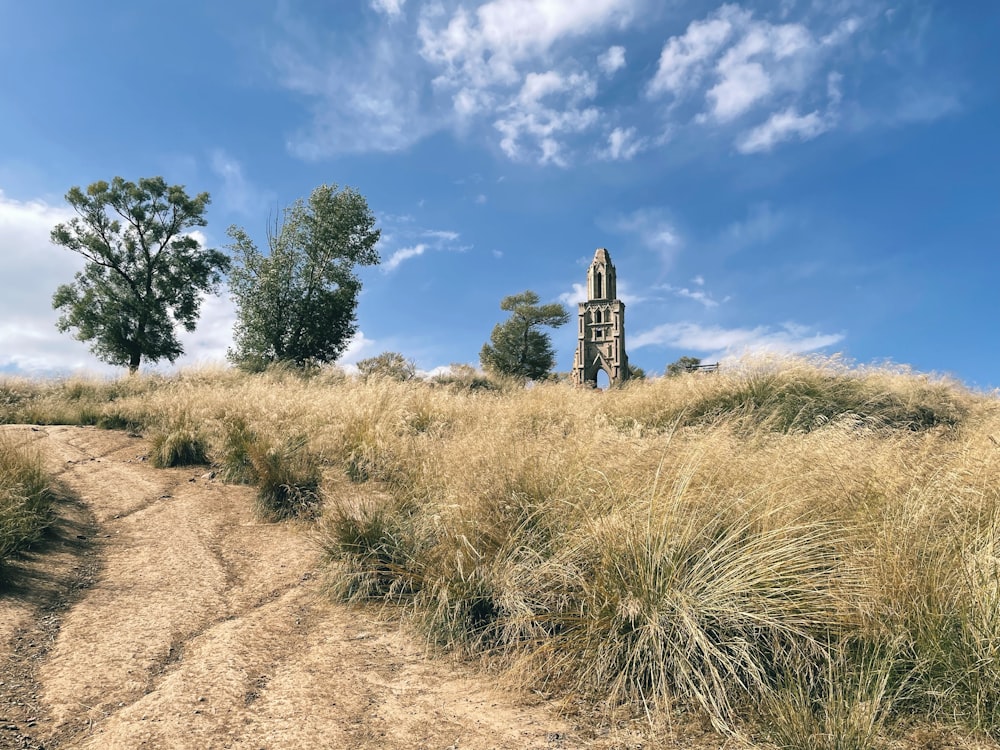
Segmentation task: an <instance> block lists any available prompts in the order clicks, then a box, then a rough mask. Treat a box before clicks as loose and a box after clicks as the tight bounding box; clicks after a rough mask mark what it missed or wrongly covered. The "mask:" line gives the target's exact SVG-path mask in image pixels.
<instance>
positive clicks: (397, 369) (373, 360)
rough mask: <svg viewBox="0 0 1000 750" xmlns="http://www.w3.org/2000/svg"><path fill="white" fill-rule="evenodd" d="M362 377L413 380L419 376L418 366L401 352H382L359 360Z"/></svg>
mask: <svg viewBox="0 0 1000 750" xmlns="http://www.w3.org/2000/svg"><path fill="white" fill-rule="evenodd" d="M358 372H359V373H360V374H361V377H363V378H365V379H366V380H367V379H368V378H372V377H377V378H390V379H392V380H413V378H415V377H416V376H417V366H416V365H415V364H414V363H413V361H412V360H409V359H407V358H406V357H404V356H403V355H402V354H400V353H399V352H382V353H381V354H379V355H377V356H375V357H369V358H368V359H363V360H361V361H360V362H358Z"/></svg>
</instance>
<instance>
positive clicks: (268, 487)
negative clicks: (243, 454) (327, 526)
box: [249, 436, 322, 521]
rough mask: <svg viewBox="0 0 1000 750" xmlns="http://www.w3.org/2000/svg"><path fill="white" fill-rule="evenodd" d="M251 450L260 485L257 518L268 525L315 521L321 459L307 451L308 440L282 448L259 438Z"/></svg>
mask: <svg viewBox="0 0 1000 750" xmlns="http://www.w3.org/2000/svg"><path fill="white" fill-rule="evenodd" d="M249 448H250V450H249V459H250V464H251V466H252V469H253V476H254V478H255V481H256V484H257V495H256V505H255V509H256V511H257V515H258V516H260V517H261V518H262V519H263V520H265V521H283V520H286V519H289V518H312V517H315V516H316V515H317V513H318V511H319V505H320V494H319V488H320V483H321V481H322V473H321V471H320V464H319V459H318V457H317V456H315V455H314V454H313V453H311V452H310V451H309V450H308V449H307V447H306V438H305V437H304V436H297V437H293V438H289V439H286V440H284V441H283V442H281V443H278V444H270V443H268V442H267V441H266V440H263V439H259V438H258V439H257V440H255V441H252V442H251V443H250V444H249Z"/></svg>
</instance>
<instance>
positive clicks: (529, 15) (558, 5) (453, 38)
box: [418, 0, 639, 88]
mask: <svg viewBox="0 0 1000 750" xmlns="http://www.w3.org/2000/svg"><path fill="white" fill-rule="evenodd" d="M638 5H639V3H638V0H588V2H586V3H581V2H578V0H548V1H547V2H536V0H492V2H487V3H484V4H483V5H481V6H479V7H478V8H477V9H476V11H475V13H474V14H473V13H470V12H469V11H468V10H467V9H466V8H465V7H459V8H458V9H457V10H456V11H455V12H454V13H453V14H452V16H451V17H450V18H449V19H447V22H446V24H445V25H443V26H442V25H441V24H439V23H438V22H439V19H441V17H442V15H443V14H442V13H441V12H440V6H437V8H435V7H434V6H431V10H428V11H426V12H425V13H424V16H423V18H422V19H421V22H420V26H419V29H418V34H419V37H420V41H421V54H422V55H423V56H424V58H425V59H427V60H429V61H431V62H433V63H435V64H437V65H439V66H441V67H442V68H444V73H443V74H442V82H449V83H455V82H468V83H469V84H471V85H472V86H474V87H476V88H481V87H483V86H487V85H491V84H497V83H499V84H504V85H508V86H509V85H513V84H516V83H517V82H518V81H519V80H520V74H519V72H518V67H519V66H520V64H522V63H524V62H526V61H529V60H532V59H535V58H538V57H543V56H545V55H546V53H548V52H549V51H550V49H551V48H552V47H553V46H554V45H555V44H556V43H558V42H560V41H563V40H567V39H572V38H574V37H581V36H585V35H587V34H590V33H593V32H595V31H598V30H601V29H604V28H607V27H608V26H617V27H619V28H620V27H622V26H624V25H625V24H626V23H627V22H628V21H629V20H630V19H631V17H632V16H633V14H634V13H635V11H636V10H637V8H638Z"/></svg>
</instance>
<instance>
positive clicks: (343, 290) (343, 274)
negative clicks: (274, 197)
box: [229, 185, 380, 371]
mask: <svg viewBox="0 0 1000 750" xmlns="http://www.w3.org/2000/svg"><path fill="white" fill-rule="evenodd" d="M379 234H380V232H379V230H378V229H375V216H374V214H372V212H371V210H370V209H369V208H368V203H367V202H366V201H365V198H364V196H362V195H361V194H360V193H358V192H357V191H356V190H354V189H352V188H344V189H343V190H339V191H338V189H337V186H336V185H332V186H331V185H321V186H320V187H318V188H316V189H315V190H313V191H312V194H311V195H310V196H309V200H308V201H302V200H298V201H296V202H295V203H293V204H292V205H291V206H289V207H287V208H286V209H285V210H284V211H283V212H282V216H281V218H280V219H279V220H275V223H274V226H273V227H269V228H268V234H267V244H268V250H269V252H268V254H267V255H265V254H264V253H262V252H261V251H260V250H259V249H258V248H257V246H256V244H254V242H253V240H252V239H250V236H249V235H248V234H247V233H246V231H245V230H244V229H242V228H240V227H236V226H233V227H230V228H229V236H230V237H231V238H232V240H233V243H232V244H231V245H230V246H229V249H230V250H231V252H232V256H233V267H232V270H231V272H230V276H229V285H230V289H231V291H232V295H233V300H234V301H235V302H236V309H237V316H238V317H237V321H236V326H235V328H234V331H233V340H234V342H235V347H234V348H233V349H230V351H229V358H230V360H231V361H232V362H234V363H235V364H237V365H239V366H240V367H243V368H245V369H248V370H252V371H260V370H263V369H265V368H266V367H267V366H268V365H269V364H271V363H275V362H289V363H292V364H294V365H295V366H297V367H302V366H304V365H306V364H308V363H310V362H313V363H319V362H332V361H334V360H336V359H337V357H339V356H340V354H341V353H342V352H343V350H344V348H345V347H346V346H347V342H348V341H349V340H350V338H351V336H353V335H354V332H355V330H356V328H357V325H356V318H355V308H356V307H357V301H358V293H359V292H360V290H361V281H360V280H359V279H358V277H357V275H356V274H355V272H354V267H355V266H370V265H374V264H376V263H378V262H379V257H378V250H377V249H376V243H377V242H378V238H379Z"/></svg>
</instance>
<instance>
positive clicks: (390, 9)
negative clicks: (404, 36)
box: [371, 0, 406, 19]
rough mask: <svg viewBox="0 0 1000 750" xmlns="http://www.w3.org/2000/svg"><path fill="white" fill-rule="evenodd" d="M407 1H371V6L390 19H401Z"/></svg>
mask: <svg viewBox="0 0 1000 750" xmlns="http://www.w3.org/2000/svg"><path fill="white" fill-rule="evenodd" d="M404 5H406V0H371V6H372V8H373V9H374V10H377V11H378V12H379V13H384V14H385V15H387V16H388V17H389V18H390V19H396V18H399V16H400V15H402V13H403V6H404Z"/></svg>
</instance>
